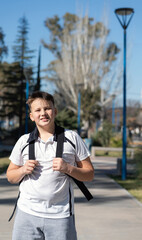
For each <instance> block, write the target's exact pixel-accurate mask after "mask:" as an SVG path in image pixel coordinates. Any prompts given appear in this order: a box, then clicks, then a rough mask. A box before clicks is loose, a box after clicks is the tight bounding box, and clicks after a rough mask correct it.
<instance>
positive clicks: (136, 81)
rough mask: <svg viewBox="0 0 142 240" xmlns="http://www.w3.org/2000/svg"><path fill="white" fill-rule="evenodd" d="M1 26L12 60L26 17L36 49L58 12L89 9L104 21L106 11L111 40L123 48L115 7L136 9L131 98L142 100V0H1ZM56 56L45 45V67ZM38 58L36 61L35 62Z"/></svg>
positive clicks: (131, 30) (130, 40)
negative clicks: (52, 18)
mask: <svg viewBox="0 0 142 240" xmlns="http://www.w3.org/2000/svg"><path fill="white" fill-rule="evenodd" d="M0 2H1V4H0V27H2V29H3V32H4V33H5V35H6V36H5V43H6V45H8V48H9V56H8V57H7V58H5V60H6V61H8V62H11V61H12V60H13V59H12V46H13V45H14V41H15V39H16V34H17V26H18V25H19V19H20V18H21V17H23V16H24V15H25V16H26V18H27V20H28V22H29V46H30V48H32V49H35V50H36V53H35V56H36V58H37V54H38V48H39V45H40V41H41V39H44V40H46V39H48V38H49V33H48V31H47V28H46V27H45V26H44V21H45V20H46V19H47V18H49V17H53V16H54V15H58V16H59V17H62V16H63V15H64V14H65V13H66V12H69V13H75V14H76V13H78V11H79V9H81V10H82V12H83V13H85V12H86V9H88V13H89V16H90V17H93V18H94V19H95V20H96V21H101V20H102V16H103V12H104V11H105V13H106V15H107V16H108V28H109V29H110V34H109V38H108V41H110V42H115V43H116V44H117V45H118V47H119V48H121V49H122V51H123V29H122V27H121V26H120V23H119V22H118V20H117V19H116V16H115V14H114V10H115V9H116V8H121V7H131V8H134V11H135V14H134V16H133V19H132V21H131V23H130V25H129V27H128V29H127V49H128V52H129V54H128V55H129V57H128V59H127V82H128V86H129V87H128V89H127V98H128V99H136V100H139V101H141V102H142V93H141V91H142V80H141V79H142V63H141V62H142V61H141V56H142V27H141V25H142V23H141V22H142V21H141V19H142V17H141V12H142V1H141V0H69V1H67V0H12V1H11V0H4V1H3V0H0ZM51 59H52V55H51V53H49V51H47V50H46V49H44V48H42V68H45V67H46V66H47V64H48V63H49V62H50V61H51ZM36 61H37V59H35V60H34V63H35V62H36Z"/></svg>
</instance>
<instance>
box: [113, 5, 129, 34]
mask: <svg viewBox="0 0 142 240" xmlns="http://www.w3.org/2000/svg"><path fill="white" fill-rule="evenodd" d="M115 14H116V17H117V19H118V20H119V22H120V24H121V26H122V27H123V29H126V28H127V27H128V25H129V23H130V21H131V19H132V16H133V14H134V9H133V8H117V9H116V10H115Z"/></svg>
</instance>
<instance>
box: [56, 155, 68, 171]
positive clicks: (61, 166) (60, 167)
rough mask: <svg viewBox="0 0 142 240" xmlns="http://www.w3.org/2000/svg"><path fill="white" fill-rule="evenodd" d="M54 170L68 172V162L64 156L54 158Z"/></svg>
mask: <svg viewBox="0 0 142 240" xmlns="http://www.w3.org/2000/svg"><path fill="white" fill-rule="evenodd" d="M53 171H60V172H61V173H67V172H68V163H66V162H65V161H64V160H63V159H62V158H54V159H53Z"/></svg>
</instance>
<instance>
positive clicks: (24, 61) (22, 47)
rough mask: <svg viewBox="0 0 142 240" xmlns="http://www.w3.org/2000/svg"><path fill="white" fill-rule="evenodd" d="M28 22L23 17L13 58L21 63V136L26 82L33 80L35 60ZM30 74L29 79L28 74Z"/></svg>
mask: <svg viewBox="0 0 142 240" xmlns="http://www.w3.org/2000/svg"><path fill="white" fill-rule="evenodd" d="M28 31H29V28H28V21H27V19H26V18H25V16H24V17H22V18H21V19H20V21H19V26H18V34H17V39H16V41H15V45H14V46H13V57H14V60H15V62H16V63H19V66H20V69H21V70H20V86H19V95H20V104H19V127H20V128H19V129H20V132H19V134H20V135H21V127H22V121H23V119H24V112H25V108H24V106H25V87H26V84H25V81H26V80H31V79H32V74H33V70H32V66H31V59H32V58H33V52H34V50H30V49H29V47H28ZM27 72H28V79H26V78H27V76H26V73H27Z"/></svg>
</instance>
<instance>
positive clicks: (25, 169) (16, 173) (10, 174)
mask: <svg viewBox="0 0 142 240" xmlns="http://www.w3.org/2000/svg"><path fill="white" fill-rule="evenodd" d="M37 164H38V162H37V161H35V160H28V161H26V163H25V165H23V166H18V165H15V164H14V163H13V162H10V164H9V167H8V169H7V173H6V174H7V179H8V181H9V182H10V183H19V182H20V181H21V180H22V178H23V177H25V175H27V174H31V173H32V171H33V170H34V168H35V166H36V165H37Z"/></svg>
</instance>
